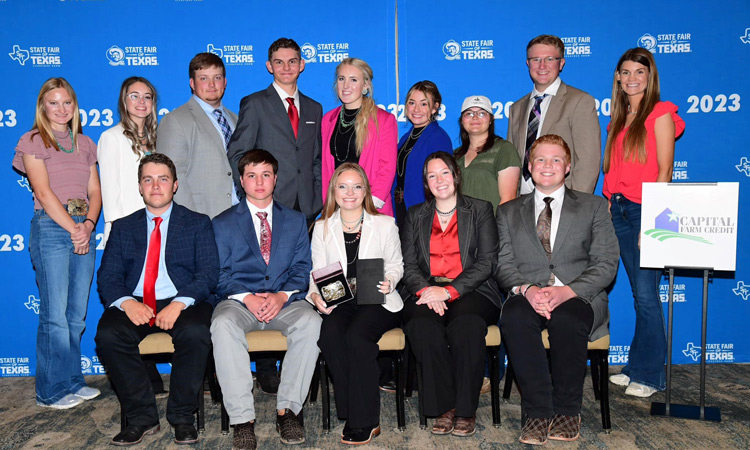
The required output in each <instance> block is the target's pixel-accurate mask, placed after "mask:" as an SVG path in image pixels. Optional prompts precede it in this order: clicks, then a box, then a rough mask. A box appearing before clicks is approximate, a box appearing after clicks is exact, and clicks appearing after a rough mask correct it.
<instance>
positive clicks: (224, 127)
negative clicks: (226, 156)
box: [213, 108, 232, 150]
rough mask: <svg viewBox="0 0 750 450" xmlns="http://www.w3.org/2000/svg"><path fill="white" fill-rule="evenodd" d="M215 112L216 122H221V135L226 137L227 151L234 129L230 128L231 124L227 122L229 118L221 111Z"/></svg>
mask: <svg viewBox="0 0 750 450" xmlns="http://www.w3.org/2000/svg"><path fill="white" fill-rule="evenodd" d="M213 112H214V116H216V121H217V122H219V128H221V134H223V135H224V150H226V149H227V148H228V147H229V140H230V139H231V138H232V129H231V128H229V122H227V118H226V117H224V114H222V112H221V110H220V109H218V108H216V109H214V111H213Z"/></svg>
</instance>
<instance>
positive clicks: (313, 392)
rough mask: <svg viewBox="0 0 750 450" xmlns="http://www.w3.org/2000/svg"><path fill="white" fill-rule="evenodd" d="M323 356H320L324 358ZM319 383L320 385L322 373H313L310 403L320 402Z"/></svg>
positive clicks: (317, 371)
mask: <svg viewBox="0 0 750 450" xmlns="http://www.w3.org/2000/svg"><path fill="white" fill-rule="evenodd" d="M322 357H323V356H322V355H321V356H319V358H322ZM318 383H320V371H319V370H316V371H314V372H313V377H312V381H311V382H310V403H311V404H314V403H315V402H316V401H317V400H318Z"/></svg>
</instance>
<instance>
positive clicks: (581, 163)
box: [508, 34, 602, 194]
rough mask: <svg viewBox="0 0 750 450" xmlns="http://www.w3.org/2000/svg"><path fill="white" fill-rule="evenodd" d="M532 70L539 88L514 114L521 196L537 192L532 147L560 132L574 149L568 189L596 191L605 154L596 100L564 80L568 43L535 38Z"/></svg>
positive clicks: (512, 136) (530, 50) (511, 124)
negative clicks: (530, 152) (533, 177)
mask: <svg viewBox="0 0 750 450" xmlns="http://www.w3.org/2000/svg"><path fill="white" fill-rule="evenodd" d="M526 66H527V67H528V68H529V75H530V76H531V79H532V80H533V81H534V89H533V90H532V91H531V93H530V94H526V95H524V96H523V97H521V98H519V99H518V100H516V102H515V103H514V104H513V105H512V106H511V107H510V114H509V116H508V140H509V141H510V142H511V143H512V144H513V145H515V146H516V148H517V149H518V155H519V156H520V157H521V160H522V161H523V164H522V166H521V170H522V171H523V174H522V176H521V194H528V193H529V192H531V191H533V190H534V183H533V181H532V179H531V174H530V173H529V171H528V163H529V158H528V155H529V149H530V148H531V144H532V143H533V142H534V141H535V140H536V138H537V137H539V136H543V135H545V134H557V135H559V136H561V137H562V138H563V139H564V140H565V142H567V143H568V145H570V149H571V152H572V153H571V161H570V163H571V169H570V175H568V178H567V180H566V181H565V185H566V186H567V187H569V188H570V189H573V190H576V191H581V192H588V193H593V192H594V188H596V180H597V179H598V178H599V168H600V167H601V164H600V162H601V152H602V143H601V129H600V127H599V118H598V117H597V114H596V102H595V101H594V97H592V96H590V95H589V94H587V93H585V92H583V91H581V90H579V89H576V88H574V87H572V86H568V85H567V84H565V83H563V82H562V80H561V79H560V72H562V70H563V66H565V45H564V44H563V42H562V40H561V39H560V38H559V37H557V36H551V35H546V34H545V35H541V36H537V37H535V38H534V39H532V40H531V41H530V42H529V44H528V45H527V46H526Z"/></svg>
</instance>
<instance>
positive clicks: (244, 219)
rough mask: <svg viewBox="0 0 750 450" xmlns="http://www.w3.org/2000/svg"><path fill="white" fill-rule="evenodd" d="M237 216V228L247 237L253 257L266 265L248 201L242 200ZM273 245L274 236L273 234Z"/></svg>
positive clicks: (246, 240)
mask: <svg viewBox="0 0 750 450" xmlns="http://www.w3.org/2000/svg"><path fill="white" fill-rule="evenodd" d="M274 212H275V211H274ZM235 217H236V220H237V228H238V229H239V231H240V234H241V235H242V237H243V238H244V239H245V242H246V243H247V246H248V247H249V248H250V250H252V252H253V257H254V258H255V259H257V260H258V263H257V264H263V265H264V266H265V265H266V262H265V261H263V256H261V254H260V245H259V244H258V237H257V235H256V234H255V225H253V218H252V216H251V214H250V209H249V208H248V207H247V202H246V201H241V202H240V203H239V205H238V208H237V213H236V216H235ZM274 217H275V214H274ZM271 246H272V247H273V236H271Z"/></svg>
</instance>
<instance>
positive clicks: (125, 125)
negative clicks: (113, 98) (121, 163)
mask: <svg viewBox="0 0 750 450" xmlns="http://www.w3.org/2000/svg"><path fill="white" fill-rule="evenodd" d="M135 83H143V84H145V85H146V87H147V88H148V89H149V90H150V91H151V97H152V98H153V101H152V102H151V112H150V113H149V114H148V116H147V117H146V118H145V120H144V121H143V134H144V139H145V141H146V143H145V144H141V141H140V139H138V126H137V125H136V124H135V122H134V121H133V119H131V118H130V114H128V106H127V102H128V99H127V94H128V89H129V88H130V86H132V85H134V84H135ZM117 112H119V113H120V123H121V124H122V134H124V135H125V137H126V138H128V140H129V141H130V148H131V149H132V150H133V153H135V154H136V155H138V158H139V159H140V157H141V156H142V155H143V154H144V153H145V152H146V149H148V151H149V152H151V153H154V152H155V151H156V122H157V120H158V119H157V115H156V89H155V88H154V86H153V85H152V84H151V83H150V82H149V81H148V80H147V79H145V78H143V77H130V78H126V79H125V81H123V82H122V87H120V100H119V102H118V103H117ZM144 147H145V148H144Z"/></svg>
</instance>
